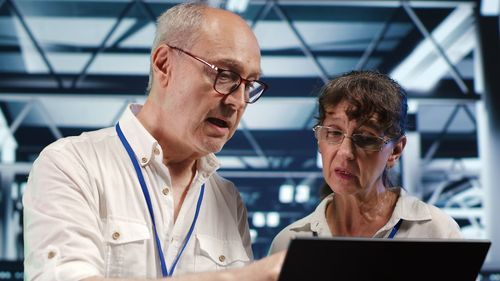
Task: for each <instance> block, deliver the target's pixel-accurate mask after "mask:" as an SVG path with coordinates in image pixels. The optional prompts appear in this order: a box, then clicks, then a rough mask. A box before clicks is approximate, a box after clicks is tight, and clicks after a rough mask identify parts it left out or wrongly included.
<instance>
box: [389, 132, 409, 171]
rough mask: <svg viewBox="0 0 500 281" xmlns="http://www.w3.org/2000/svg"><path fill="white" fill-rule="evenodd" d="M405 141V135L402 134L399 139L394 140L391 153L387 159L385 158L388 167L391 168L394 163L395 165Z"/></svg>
mask: <svg viewBox="0 0 500 281" xmlns="http://www.w3.org/2000/svg"><path fill="white" fill-rule="evenodd" d="M406 141H407V139H406V136H402V137H401V138H399V140H397V141H396V143H395V144H394V147H393V149H392V153H391V155H389V159H387V164H386V166H387V167H388V168H392V167H394V165H396V162H397V161H398V159H399V158H400V157H401V154H402V153H403V150H404V148H405V146H406Z"/></svg>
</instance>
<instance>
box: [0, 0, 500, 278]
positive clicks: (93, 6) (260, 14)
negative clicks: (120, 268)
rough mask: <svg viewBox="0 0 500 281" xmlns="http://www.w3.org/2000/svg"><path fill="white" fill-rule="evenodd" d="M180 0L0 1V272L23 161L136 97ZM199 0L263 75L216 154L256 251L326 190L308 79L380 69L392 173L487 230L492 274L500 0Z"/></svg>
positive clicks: (18, 219) (497, 265) (1, 273)
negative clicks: (394, 92) (393, 104)
mask: <svg viewBox="0 0 500 281" xmlns="http://www.w3.org/2000/svg"><path fill="white" fill-rule="evenodd" d="M180 2H183V1H167V0H103V1H97V0H95V1H91V0H65V1H62V0H61V1H56V0H32V1H25V0H0V183H1V186H0V187H1V195H0V280H21V279H22V278H23V272H22V260H23V239H22V221H23V219H22V208H23V206H22V201H21V198H22V194H23V190H24V188H25V184H26V179H27V175H28V173H29V171H30V168H31V164H32V162H33V160H34V159H35V158H36V157H37V156H38V153H39V152H40V151H41V150H42V149H43V148H44V147H45V146H46V145H48V144H49V143H51V142H53V141H55V140H56V139H58V138H61V137H65V136H70V135H77V134H80V133H81V132H82V131H87V130H94V129H98V128H102V127H107V126H112V125H114V124H115V123H116V122H117V120H118V118H119V117H120V115H121V113H122V111H123V110H124V108H125V107H126V106H127V104H129V103H131V102H138V103H142V102H143V101H144V99H145V88H146V85H147V80H148V73H149V66H148V65H149V52H150V46H151V43H152V40H153V36H154V21H155V19H156V17H158V16H159V15H160V14H161V12H163V11H164V10H166V9H168V8H169V7H171V6H173V5H175V4H177V3H180ZM205 2H207V3H208V4H210V5H211V6H216V7H222V8H225V9H228V10H232V11H234V12H236V13H239V14H241V16H242V17H244V18H245V19H246V20H247V21H248V23H249V24H250V25H251V26H252V28H253V29H254V31H255V33H256V35H257V37H258V40H259V42H260V45H261V48H262V68H263V77H262V80H264V81H265V82H267V84H269V85H270V90H269V91H268V92H266V94H265V96H264V97H262V98H261V99H260V100H259V101H258V102H257V103H256V104H252V105H249V106H248V108H247V111H246V113H245V115H244V117H243V119H242V122H241V124H240V126H239V128H238V131H237V132H236V134H235V136H234V137H233V138H232V139H231V140H230V141H229V143H228V144H227V145H226V146H225V147H224V149H223V150H222V151H221V152H220V153H219V154H218V157H219V159H220V161H221V162H222V168H221V170H220V173H221V174H222V175H223V176H225V177H226V178H228V179H230V180H232V181H233V182H234V183H235V184H236V185H237V187H238V188H239V190H240V192H241V194H242V196H243V199H244V201H245V202H246V204H247V207H248V211H249V224H250V228H251V234H252V239H253V240H252V241H253V249H254V253H255V256H256V258H260V257H263V256H265V255H266V254H267V251H268V248H269V245H270V242H271V240H272V238H273V237H274V236H275V235H276V234H277V233H278V232H279V231H280V230H281V229H282V228H283V227H284V226H286V225H288V224H289V223H291V222H293V221H295V220H297V219H298V218H301V217H303V216H305V215H306V214H308V213H310V212H311V211H312V210H313V209H314V208H315V206H316V205H317V204H318V202H319V200H320V187H321V185H322V183H323V180H322V174H321V168H320V166H321V164H320V162H319V161H318V153H317V147H316V142H315V140H314V136H313V133H312V130H311V129H312V126H313V123H314V116H315V114H316V112H317V105H316V95H317V93H318V90H319V89H320V88H321V87H322V86H323V84H324V83H325V82H326V81H327V80H328V79H329V78H332V77H335V76H336V75H339V74H341V73H343V72H346V71H350V70H353V69H376V70H379V71H381V72H384V73H388V74H389V75H390V76H391V77H393V78H394V79H396V80H397V81H398V82H400V83H401V84H402V85H403V87H405V88H406V89H407V91H408V94H409V103H410V125H411V128H410V129H409V130H408V134H407V136H408V145H407V148H406V150H405V152H404V155H403V157H402V159H401V161H400V163H399V164H398V165H397V166H396V169H395V171H394V175H393V176H394V179H395V180H396V181H397V182H398V183H399V184H400V185H402V186H404V187H405V188H406V189H407V191H408V192H409V193H411V194H413V195H415V196H417V197H419V198H421V199H423V200H424V201H426V202H429V203H431V204H434V205H436V206H438V207H440V208H442V209H443V210H444V211H445V212H447V213H448V214H450V215H451V216H452V217H453V218H454V219H455V220H456V221H457V222H458V223H459V225H460V226H461V229H462V231H463V234H464V235H465V236H466V237H467V238H471V239H479V238H481V239H482V238H485V239H490V240H491V241H492V242H493V244H492V246H491V248H490V253H489V255H488V257H487V260H486V261H485V264H484V266H483V270H482V275H481V277H480V278H481V279H480V280H500V225H499V221H500V204H498V202H497V201H499V200H500V188H499V186H498V176H496V175H498V172H499V171H500V170H499V168H497V163H496V161H495V160H496V159H500V33H499V9H500V4H499V1H498V0H497V1H495V0H491V1H490V0H484V1H451V0H450V1H423V0H422V1H389V0H387V1H382V0H381V1H376V0H374V1H356V0H351V1H347V0H346V1H341V0H316V1H314V0H310V1H306V0H302V1H301V0H281V1H278V0H234V1H233V0H228V1H222V0H213V1H205ZM464 258H467V253H464Z"/></svg>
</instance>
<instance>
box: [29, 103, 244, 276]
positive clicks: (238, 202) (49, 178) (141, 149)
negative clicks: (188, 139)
mask: <svg viewBox="0 0 500 281" xmlns="http://www.w3.org/2000/svg"><path fill="white" fill-rule="evenodd" d="M139 110H140V106H139V105H131V106H130V107H129V108H128V109H127V110H126V111H125V113H124V114H123V116H122V117H121V119H120V127H121V129H122V131H123V134H124V136H125V137H126V139H127V141H128V142H129V144H130V146H131V148H132V150H133V151H134V153H135V156H136V158H137V161H138V163H139V164H140V166H141V169H142V173H143V175H144V180H145V182H146V185H147V187H148V190H149V194H150V197H151V203H152V208H153V212H154V216H155V223H156V230H157V232H158V235H159V239H160V241H161V245H162V247H163V253H164V256H165V261H166V265H167V269H168V271H169V272H170V271H171V266H172V263H173V262H174V260H175V258H176V257H177V255H178V253H179V251H180V249H181V248H182V245H183V243H184V239H185V238H186V235H187V233H188V230H189V228H190V226H191V223H192V222H193V217H194V213H195V209H196V203H197V201H198V196H199V194H200V188H201V186H202V184H205V193H204V197H203V201H202V204H201V208H200V212H199V216H198V219H197V222H196V227H195V229H194V231H193V234H192V236H191V238H190V240H189V243H188V244H187V246H186V248H185V250H184V252H183V254H182V256H181V257H180V260H179V262H178V264H177V266H176V268H175V272H174V275H177V274H180V273H185V272H200V271H216V270H219V269H224V268H229V267H240V266H243V265H244V264H246V263H248V262H249V261H250V260H252V259H253V254H252V249H251V240H250V233H249V228H248V222H247V211H246V208H245V206H244V204H243V202H242V199H241V197H240V195H239V193H238V191H237V189H236V188H235V186H234V185H233V184H232V183H231V182H229V181H227V180H225V179H223V178H222V177H220V176H219V175H218V174H217V173H216V172H215V171H216V170H217V169H218V167H219V162H218V161H217V160H216V158H215V155H213V154H211V155H208V156H206V157H203V158H201V159H199V160H198V161H197V171H196V175H195V177H194V180H193V181H192V184H191V186H190V188H189V190H188V192H187V195H186V198H185V200H184V203H183V205H182V208H181V210H180V212H179V214H178V217H177V220H176V222H175V224H174V222H173V217H174V200H173V197H172V193H171V192H170V189H171V186H172V184H171V178H170V175H169V171H168V169H167V167H166V166H165V165H164V164H163V162H162V159H163V152H162V151H163V149H162V148H161V147H160V145H159V144H158V142H157V141H156V140H155V139H154V138H153V137H152V136H151V135H150V134H149V133H148V132H147V130H146V129H145V128H144V127H143V126H142V125H141V123H140V122H139V121H138V120H137V118H136V117H135V115H134V113H137V112H138V111H139ZM166 149H167V150H168V149H169V148H166ZM173 149H175V148H173ZM23 204H24V239H25V276H26V279H25V280H50V281H54V280H80V279H82V278H86V277H91V276H106V277H143V278H144V277H145V278H157V277H161V266H160V261H159V260H160V259H159V255H158V251H157V246H156V242H155V236H154V232H153V228H152V223H151V218H150V214H149V212H148V208H147V206H146V201H145V199H144V195H143V193H142V190H141V186H140V184H139V180H138V178H137V174H136V171H135V170H134V167H133V165H132V162H131V160H130V158H129V156H128V154H127V152H126V150H125V148H124V146H123V145H122V143H121V142H120V139H119V138H118V135H117V133H116V130H115V128H114V127H112V128H106V129H102V130H98V131H94V132H88V133H83V134H82V135H80V136H77V137H67V138H63V139H60V140H58V141H56V142H55V143H53V144H51V145H49V146H48V147H46V148H45V149H44V150H43V151H42V152H41V153H40V155H39V157H38V158H37V160H36V161H35V162H34V164H33V168H32V170H31V173H30V176H29V179H28V185H27V188H26V191H25V194H24V197H23Z"/></svg>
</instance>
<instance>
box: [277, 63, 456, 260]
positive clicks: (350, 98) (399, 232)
mask: <svg viewBox="0 0 500 281" xmlns="http://www.w3.org/2000/svg"><path fill="white" fill-rule="evenodd" d="M406 117H407V100H406V93H405V92H404V90H403V89H402V88H401V86H400V85H398V84H397V83H396V82H395V81H393V80H392V79H391V78H389V77H388V76H386V75H384V74H381V73H379V72H375V71H353V72H349V73H346V74H344V75H342V76H340V77H338V78H335V79H333V80H331V81H330V82H329V83H328V84H327V85H326V86H325V87H324V88H323V90H322V92H321V94H320V96H319V117H318V118H317V119H318V124H317V125H316V126H315V127H314V129H313V130H314V134H315V136H316V139H317V141H318V146H319V152H320V153H321V158H322V161H323V176H324V178H325V181H326V183H327V184H328V186H329V187H330V188H331V190H332V193H331V194H330V195H328V196H327V197H326V198H324V199H323V200H322V201H321V203H320V204H319V205H318V207H317V208H316V210H315V211H314V212H313V213H312V214H310V215H308V216H307V217H305V218H302V219H300V220H298V221H296V222H294V223H292V224H291V225H289V226H287V227H286V228H285V229H283V230H282V231H281V232H280V233H279V234H278V235H277V236H276V237H275V239H274V241H273V243H272V245H271V249H270V253H274V252H277V251H279V250H282V249H286V248H287V247H288V243H289V241H290V239H292V238H293V237H296V236H319V237H331V236H355V237H377V238H384V237H385V238H394V237H396V238H461V237H462V235H461V233H460V228H459V227H458V225H457V223H456V222H455V221H454V220H453V219H452V218H451V217H450V216H448V215H447V214H445V213H444V212H443V211H441V210H440V209H438V208H436V207H435V206H432V205H429V204H426V203H424V202H422V201H420V200H419V199H417V198H415V197H411V196H409V195H408V194H407V193H406V192H405V191H404V189H402V188H401V187H395V186H393V185H392V184H391V182H390V180H389V177H388V171H389V170H390V169H391V168H392V167H393V166H394V165H395V164H396V163H397V161H398V159H399V157H401V153H402V152H403V150H404V148H405V145H406V137H405V126H406Z"/></svg>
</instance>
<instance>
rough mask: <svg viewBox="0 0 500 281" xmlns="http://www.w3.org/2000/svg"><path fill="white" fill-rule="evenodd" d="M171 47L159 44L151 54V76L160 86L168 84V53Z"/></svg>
mask: <svg viewBox="0 0 500 281" xmlns="http://www.w3.org/2000/svg"><path fill="white" fill-rule="evenodd" d="M172 51H173V50H172V49H171V48H170V47H168V46H167V45H165V44H161V45H160V46H158V48H156V49H155V51H154V52H153V54H152V55H151V65H152V68H153V77H154V79H155V80H156V81H158V82H159V83H160V85H161V86H162V87H166V86H167V84H168V77H169V75H170V57H169V56H170V55H171V53H172Z"/></svg>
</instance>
